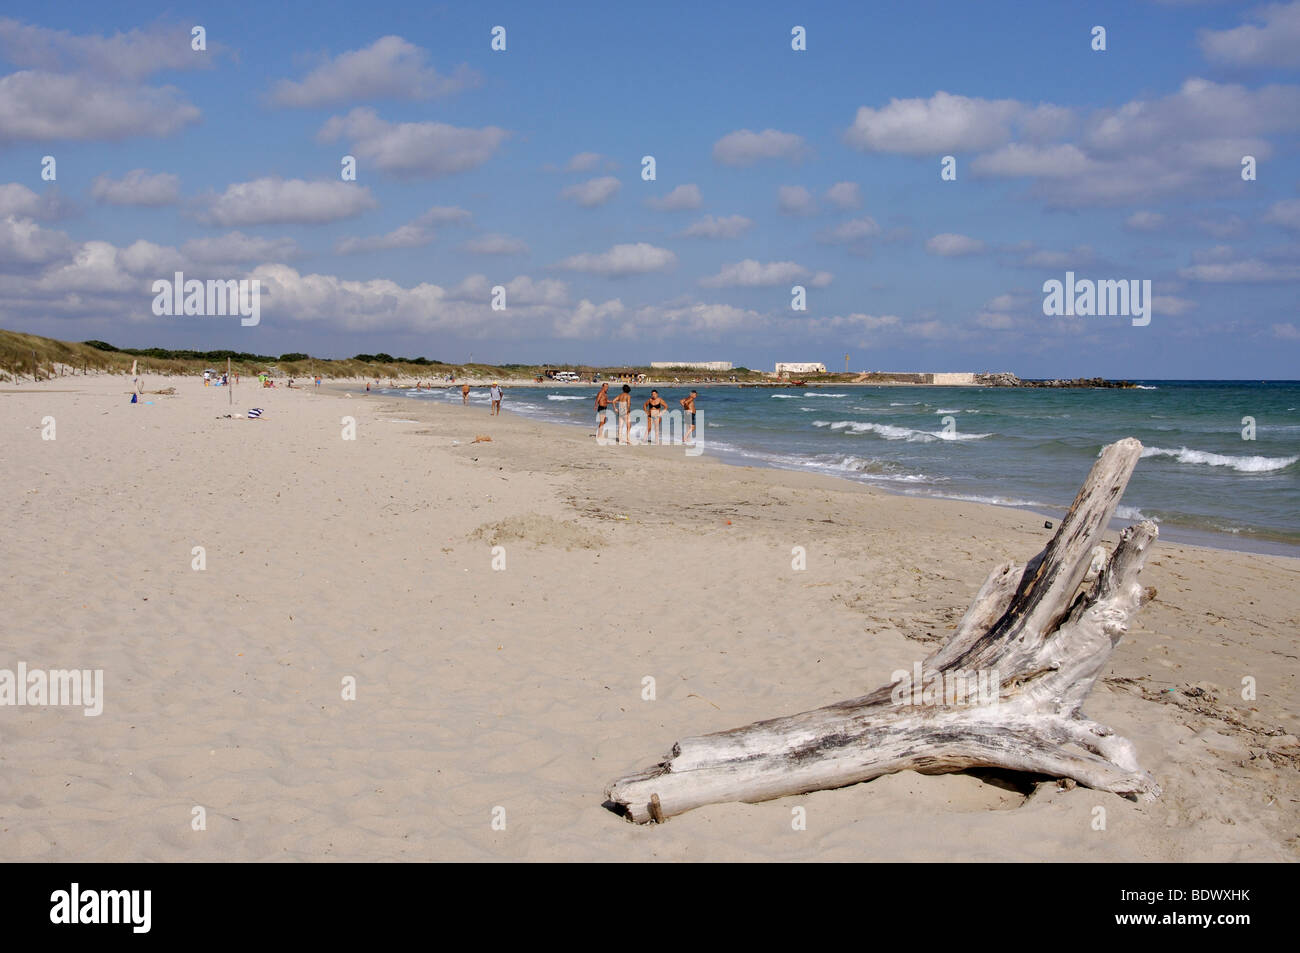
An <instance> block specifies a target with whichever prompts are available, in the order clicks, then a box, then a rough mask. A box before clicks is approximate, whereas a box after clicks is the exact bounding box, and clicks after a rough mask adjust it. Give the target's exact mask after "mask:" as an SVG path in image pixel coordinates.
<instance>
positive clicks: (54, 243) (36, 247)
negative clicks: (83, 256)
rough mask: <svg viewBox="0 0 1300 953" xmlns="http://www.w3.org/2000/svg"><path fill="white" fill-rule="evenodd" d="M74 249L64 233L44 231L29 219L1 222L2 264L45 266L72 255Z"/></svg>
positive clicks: (0, 261) (0, 245)
mask: <svg viewBox="0 0 1300 953" xmlns="http://www.w3.org/2000/svg"><path fill="white" fill-rule="evenodd" d="M74 247H75V246H74V244H73V243H72V242H71V241H70V240H69V239H68V236H67V235H65V234H64V233H63V232H56V231H52V230H50V229H48V228H41V226H39V225H37V224H36V223H35V222H33V221H32V220H31V219H29V218H20V217H19V216H17V215H7V216H5V217H4V218H3V219H0V264H4V265H19V266H27V265H37V264H45V263H46V262H51V261H54V260H56V259H58V258H60V257H63V256H66V255H68V254H70V253H71V250H72V249H73V248H74Z"/></svg>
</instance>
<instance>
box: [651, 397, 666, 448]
mask: <svg viewBox="0 0 1300 953" xmlns="http://www.w3.org/2000/svg"><path fill="white" fill-rule="evenodd" d="M667 409H668V402H667V401H666V400H664V399H663V398H662V397H660V396H659V391H657V390H652V391H651V392H650V399H649V400H647V401H646V402H645V413H646V421H645V442H646V443H649V442H650V441H651V440H653V441H654V442H655V443H659V444H662V443H663V442H664V441H663V434H662V433H660V429H659V424H660V421H661V420H662V419H663V414H664V411H665V410H667Z"/></svg>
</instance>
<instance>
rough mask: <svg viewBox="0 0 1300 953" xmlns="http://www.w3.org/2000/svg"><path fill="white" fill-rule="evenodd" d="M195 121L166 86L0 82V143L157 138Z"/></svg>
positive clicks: (44, 78)
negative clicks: (137, 137) (133, 137)
mask: <svg viewBox="0 0 1300 953" xmlns="http://www.w3.org/2000/svg"><path fill="white" fill-rule="evenodd" d="M198 118H199V110H198V108H197V107H196V106H194V105H192V104H191V103H188V102H186V101H185V100H184V99H183V98H182V97H181V95H180V93H179V92H178V91H177V90H176V89H174V88H172V87H170V86H166V87H159V88H154V87H149V86H121V85H105V84H103V83H100V82H98V81H96V80H95V79H93V78H90V77H86V76H82V75H66V74H59V73H41V72H33V71H23V72H19V73H10V74H9V75H8V76H4V77H0V142H22V141H33V140H34V141H51V140H60V139H62V140H69V141H81V142H86V141H97V140H116V139H125V138H128V137H130V136H155V137H162V136H169V135H171V134H172V133H174V132H176V131H178V130H179V129H181V128H183V127H184V126H186V125H188V124H190V123H192V122H195V121H196V120H197V119H198Z"/></svg>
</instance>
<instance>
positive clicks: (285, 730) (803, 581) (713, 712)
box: [0, 376, 1300, 862]
mask: <svg viewBox="0 0 1300 953" xmlns="http://www.w3.org/2000/svg"><path fill="white" fill-rule="evenodd" d="M145 387H146V390H156V389H159V388H166V387H174V388H176V393H175V395H173V396H165V395H160V394H146V395H145V397H144V398H143V401H144V403H141V404H137V405H132V404H130V403H129V402H128V401H129V397H128V395H129V393H130V389H131V382H130V378H125V377H109V376H101V377H76V378H72V377H69V378H63V379H56V380H53V381H49V382H47V383H44V384H28V385H25V386H23V387H6V388H3V389H0V441H3V446H4V448H5V449H4V453H3V456H2V457H0V516H2V517H3V524H4V525H5V526H6V527H7V528H8V533H7V534H6V539H5V541H4V543H3V549H2V552H3V558H2V560H0V563H2V564H3V576H2V578H3V583H2V584H0V585H2V586H3V592H4V600H3V601H4V606H5V611H4V613H3V615H2V616H0V668H8V669H14V668H16V666H17V665H18V664H19V663H20V662H21V663H25V664H26V665H27V666H28V667H29V668H43V669H61V668H75V669H102V670H103V699H102V701H103V711H102V714H99V715H96V716H91V717H87V716H86V715H85V714H83V711H82V710H81V709H80V708H71V707H48V706H47V707H41V706H33V705H29V706H25V707H17V706H11V707H0V859H4V860H41V861H70V860H86V861H128V860H131V861H137V860H157V861H187V860H202V861H214V860H216V861H275V860H295V861H305V860H345V861H348V860H350V861H374V860H389V861H394V860H397V861H400V860H420V861H423V860H525V861H534V860H537V861H540V860H583V861H637V860H664V861H669V860H673V861H710V860H712V861H723V860H746V861H758V860H827V861H862V860H884V861H899V860H903V861H921V860H935V861H971V860H1036V861H1064V860H1080V861H1098V862H1114V861H1155V860H1169V861H1192V860H1206V861H1277V860H1282V861H1291V860H1296V859H1298V858H1300V839H1298V838H1297V820H1298V819H1300V810H1298V808H1300V774H1298V773H1297V768H1300V746H1298V744H1297V740H1296V733H1297V731H1298V730H1300V721H1298V719H1297V708H1298V707H1300V692H1298V691H1297V687H1298V686H1297V681H1296V678H1297V672H1298V671H1300V660H1298V659H1297V656H1298V655H1300V650H1298V649H1297V643H1296V633H1297V631H1298V629H1300V625H1298V623H1300V560H1296V559H1288V558H1286V557H1280V556H1255V555H1247V554H1242V553H1233V552H1226V551H1219V550H1211V549H1203V548H1197V547H1191V546H1183V545H1174V544H1169V543H1166V542H1163V541H1162V542H1160V543H1158V544H1157V548H1156V550H1155V551H1154V553H1153V555H1152V557H1151V559H1150V561H1149V563H1148V566H1147V569H1146V570H1145V572H1144V574H1143V580H1144V582H1145V583H1146V584H1148V585H1150V586H1154V587H1155V588H1156V590H1157V592H1158V595H1157V598H1156V600H1155V601H1154V602H1152V603H1151V604H1150V605H1148V606H1146V607H1145V608H1144V609H1143V610H1142V611H1141V613H1140V614H1139V615H1138V617H1137V620H1136V624H1135V625H1134V626H1133V627H1132V629H1131V630H1130V632H1129V633H1128V635H1127V636H1126V637H1125V639H1124V641H1123V642H1122V643H1121V644H1120V646H1119V648H1118V649H1117V650H1116V652H1115V654H1114V655H1113V656H1112V658H1111V660H1110V667H1109V672H1108V673H1107V675H1106V676H1105V677H1104V678H1103V680H1101V681H1099V682H1098V684H1097V686H1096V688H1095V690H1094V691H1093V693H1092V695H1091V696H1090V698H1089V699H1088V701H1087V702H1086V703H1085V706H1084V707H1085V710H1086V711H1087V712H1088V713H1089V714H1090V715H1091V716H1092V717H1094V718H1096V719H1097V720H1099V721H1101V722H1103V723H1106V724H1109V725H1111V726H1113V727H1114V728H1115V729H1116V730H1117V731H1119V732H1120V733H1122V734H1123V735H1125V736H1127V737H1128V738H1130V739H1131V740H1132V741H1133V742H1134V744H1135V745H1136V747H1137V749H1138V753H1139V755H1140V757H1141V759H1142V762H1143V764H1144V766H1145V767H1146V768H1147V769H1148V770H1150V771H1151V772H1152V774H1154V775H1155V777H1156V778H1157V780H1158V781H1159V783H1160V784H1161V786H1162V787H1163V794H1162V796H1161V797H1159V798H1158V799H1156V800H1154V801H1149V802H1132V801H1128V800H1125V799H1123V798H1120V797H1117V796H1115V795H1111V794H1104V793H1099V792H1096V791H1092V790H1088V789H1085V788H1082V787H1077V788H1074V789H1071V790H1058V788H1057V786H1056V785H1055V784H1052V783H1043V784H1040V785H1038V786H1037V787H1033V786H1030V785H1028V784H1025V783H1023V781H1017V780H1015V779H1012V780H1008V779H1005V778H997V777H991V776H989V777H980V776H976V775H975V774H972V773H960V774H952V775H943V776H923V775H919V774H916V773H911V772H905V773H902V774H897V775H893V776H888V777H883V778H880V779H878V780H876V781H873V782H870V783H866V784H859V785H854V786H850V787H847V788H842V789H839V790H834V791H823V792H817V793H813V794H808V795H801V796H799V797H794V798H783V799H779V800H775V801H769V802H765V803H761V804H718V805H713V806H709V807H704V808H701V809H699V810H695V811H691V812H689V813H687V814H685V815H682V816H680V817H676V818H673V819H672V820H671V821H670V822H669V823H667V824H664V825H653V826H647V827H639V826H636V825H633V824H630V823H628V822H626V821H625V820H623V819H621V818H619V817H617V816H615V815H614V814H612V813H611V812H609V811H607V810H605V809H604V808H603V807H602V806H601V802H602V800H603V792H604V788H605V786H606V784H607V783H608V782H609V781H611V780H612V779H614V778H616V777H619V776H621V775H624V774H627V773H629V772H631V771H633V770H636V769H639V768H643V767H646V766H648V765H651V764H653V763H655V762H656V761H657V760H659V759H660V758H661V757H662V756H663V755H664V754H665V753H666V752H667V750H668V749H669V747H670V746H671V745H672V743H673V742H674V741H675V740H676V739H677V738H679V737H683V736H686V735H695V734H702V733H705V732H709V731H716V730H721V729H726V728H731V727H735V726H738V725H742V724H746V723H748V722H750V721H753V720H756V719H761V718H769V717H775V716H778V715H784V714H791V713H794V712H798V711H803V710H807V709H811V708H815V707H818V706H820V705H824V704H828V703H830V702H834V701H837V700H839V699H843V698H849V697H853V696H855V695H859V694H862V693H864V692H865V691H867V690H869V689H871V688H874V687H876V686H877V685H880V684H882V683H885V682H887V681H889V679H890V673H891V672H893V671H895V670H897V669H904V668H909V667H910V666H911V665H912V663H913V662H914V661H919V660H920V659H922V658H924V657H925V656H926V655H928V654H929V653H930V652H931V651H932V650H933V649H934V648H935V647H936V645H937V644H938V643H939V642H940V641H942V640H943V639H944V638H945V636H946V635H947V634H948V633H949V631H950V630H951V629H952V627H953V626H955V624H956V623H957V621H958V619H960V617H961V615H962V613H963V612H964V611H965V609H966V607H967V605H968V604H969V603H970V601H971V599H972V597H973V596H974V594H975V592H976V590H977V589H978V587H979V585H980V583H981V582H982V581H983V580H984V578H985V576H986V575H987V573H988V571H989V570H990V569H991V568H992V567H993V566H994V565H995V564H996V563H998V562H1000V561H1002V560H1004V559H1007V558H1015V559H1016V560H1019V561H1024V560H1026V559H1028V558H1029V557H1031V556H1033V555H1034V554H1035V553H1037V552H1038V551H1039V550H1040V549H1041V548H1042V546H1043V545H1044V544H1045V543H1046V542H1047V540H1048V538H1049V537H1050V535H1051V533H1050V531H1049V530H1046V529H1044V527H1043V520H1042V518H1041V517H1039V516H1035V515H1034V514H1032V513H1028V512H1024V511H1018V510H1012V509H1005V508H997V507H992V506H985V505H978V504H971V503H959V502H952V501H940V500H929V499H914V498H907V497H901V496H894V495H889V494H886V493H883V492H880V491H876V490H873V489H870V488H867V487H863V486H860V485H855V484H851V483H848V482H845V481H839V480H836V479H834V478H832V477H823V476H818V475H812V474H800V473H794V472H788V471H781V470H766V469H755V468H746V467H733V466H725V465H722V464H719V463H717V462H715V461H712V460H710V459H709V458H708V456H707V454H706V455H705V456H703V457H697V456H689V455H687V454H685V453H684V452H683V449H682V448H681V447H631V448H629V447H600V446H597V445H596V441H595V440H594V439H592V437H591V436H590V431H586V430H583V429H580V428H575V427H563V426H558V425H549V424H543V423H539V422H536V421H531V420H526V419H523V418H520V417H517V416H512V415H510V414H509V413H506V414H505V415H503V416H500V417H489V415H488V413H487V412H486V411H485V410H484V409H483V408H482V407H478V406H471V407H468V408H461V407H458V406H450V407H448V406H441V405H436V404H434V403H431V402H418V403H417V402H415V401H402V400H400V399H392V398H384V397H379V396H365V394H364V384H363V385H361V387H360V388H357V387H353V388H350V389H349V388H346V387H343V388H340V389H338V390H334V389H322V390H320V391H316V390H315V389H314V388H311V387H306V388H302V389H296V388H295V389H292V390H286V389H284V388H282V387H277V388H275V389H265V390H263V389H260V388H257V387H255V386H253V385H252V384H251V383H250V382H248V381H247V380H245V381H244V383H243V384H241V385H240V386H239V387H237V388H235V390H234V403H233V406H232V405H230V404H228V400H229V395H228V392H227V390H226V389H224V388H205V387H204V386H203V385H202V382H201V381H199V380H195V379H193V378H185V379H182V378H171V379H166V378H150V379H148V380H147V381H146V383H145ZM251 407H260V408H262V409H263V410H264V414H263V416H262V417H261V419H257V420H250V419H247V418H246V417H230V418H228V417H227V416H226V415H228V414H232V413H239V414H246V413H247V411H248V409H249V408H251ZM506 407H507V409H508V407H509V392H507V400H506ZM47 418H53V424H52V426H53V428H54V430H53V435H54V439H43V437H45V436H47V435H48V434H49V433H50V428H51V423H50V422H49V420H48V419H47ZM345 418H352V419H353V420H354V424H355V439H345V437H346V435H347V433H348V431H349V422H348V421H347V420H345ZM592 429H593V430H594V427H593V428H592ZM479 435H484V436H488V437H490V438H491V440H490V442H480V443H475V442H473V441H474V440H475V438H476V436H479ZM1083 476H1084V474H1083V473H1080V474H1079V478H1080V479H1081V480H1082V478H1083ZM196 547H202V562H203V568H202V569H197V568H195V564H196V562H197V561H199V560H200V557H199V556H198V555H196V552H195V548H196ZM494 547H502V549H499V550H497V551H496V552H495V554H494ZM794 547H803V548H804V549H805V550H806V554H807V568H806V570H803V571H796V570H795V569H793V568H792V550H793V548H794ZM502 558H504V568H503V569H494V566H493V563H494V559H496V560H497V561H498V565H500V560H501V559H502ZM647 676H648V677H651V678H653V679H654V686H655V697H654V700H644V698H643V694H644V692H643V685H644V684H645V682H644V679H645V678H646V677H647ZM1243 678H1253V679H1254V680H1255V683H1256V685H1257V693H1258V694H1257V697H1256V698H1254V699H1253V700H1245V699H1243V697H1242V685H1243ZM348 679H355V700H345V698H344V697H343V696H344V693H345V690H346V686H347V680H348ZM796 806H799V807H803V808H805V809H806V816H807V829H806V830H795V829H792V825H791V809H792V808H793V807H796ZM1098 806H1102V807H1104V808H1105V815H1106V824H1105V829H1104V830H1098V829H1096V825H1095V823H1094V820H1095V817H1096V814H1095V812H1094V809H1095V808H1096V807H1098ZM196 808H201V809H202V811H201V812H196ZM500 809H503V810H500ZM196 813H201V815H202V816H203V817H204V818H205V819H206V824H205V825H204V827H205V829H201V830H196V829H195V826H196V825H195V817H196ZM494 818H495V819H497V820H498V823H496V824H494V823H493V821H494ZM501 818H504V825H502V824H501V823H500V819H501ZM502 826H504V829H500V828H501V827H502Z"/></svg>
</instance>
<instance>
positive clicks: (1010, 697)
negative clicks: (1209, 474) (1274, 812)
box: [605, 438, 1160, 824]
mask: <svg viewBox="0 0 1300 953" xmlns="http://www.w3.org/2000/svg"><path fill="white" fill-rule="evenodd" d="M1141 452H1142V445H1141V444H1140V443H1139V442H1138V441H1137V440H1134V439H1132V438H1129V439H1125V440H1120V441H1118V442H1117V443H1113V444H1110V445H1109V446H1107V447H1105V448H1104V449H1103V450H1102V452H1101V454H1100V455H1099V457H1098V459H1097V462H1096V464H1094V466H1093V468H1092V471H1091V472H1090V473H1089V474H1088V478H1087V479H1086V480H1085V481H1084V484H1083V486H1082V487H1081V488H1080V490H1079V494H1078V496H1076V497H1075V500H1074V503H1073V504H1072V505H1071V506H1070V511H1069V513H1068V514H1067V515H1066V516H1065V518H1064V519H1063V520H1062V521H1061V525H1060V528H1059V529H1058V530H1057V531H1056V535H1055V536H1054V537H1053V538H1052V540H1051V542H1050V543H1048V545H1047V548H1046V549H1044V550H1043V551H1042V552H1041V553H1039V554H1038V556H1037V557H1035V558H1034V559H1032V560H1031V561H1030V562H1029V563H1028V565H1026V566H1016V565H1015V564H1013V563H1011V562H1007V563H1004V564H1003V565H1000V566H998V567H997V568H996V569H994V570H993V572H992V573H991V574H990V575H989V577H988V579H987V580H986V581H985V582H984V585H983V586H982V587H981V588H980V590H979V593H978V595H976V597H975V601H974V602H973V603H972V604H971V606H970V608H969V609H968V610H967V611H966V615H965V616H964V617H963V618H962V620H961V622H960V623H959V624H958V626H957V630H956V632H955V633H954V634H953V635H952V637H951V638H950V639H949V640H948V642H947V643H946V644H944V645H943V647H942V648H940V649H939V650H938V651H936V652H935V653H934V654H932V655H931V656H930V657H929V658H927V659H926V660H925V661H924V662H922V663H920V664H915V665H914V666H913V668H912V670H911V671H907V670H902V671H899V672H895V673H894V681H893V683H892V684H889V685H884V686H882V687H881V688H879V689H877V690H876V691H874V692H872V693H871V694H869V695H865V696H863V697H861V698H854V699H852V700H849V701H843V702H839V703H838V704H834V705H830V706H828V707H826V708H819V709H817V710H815V711H809V712H804V713H802V714H799V715H791V716H790V717H787V718H776V719H773V720H770V721H760V722H755V723H754V724H751V725H746V726H744V727H743V728H734V729H732V730H730V731H722V732H718V733H716V734H711V735H703V736H701V737H695V738H684V739H682V740H681V741H678V742H677V743H676V744H675V745H673V748H672V753H671V755H669V757H668V759H667V760H665V761H663V762H662V763H660V764H657V765H655V766H654V767H652V768H648V769H646V770H644V771H641V772H639V773H637V774H634V775H631V776H630V777H625V778H620V779H619V780H617V781H614V782H613V783H612V784H610V785H609V787H608V788H607V789H606V791H605V795H606V797H607V798H608V800H607V802H606V806H607V807H609V808H611V809H612V810H614V811H616V812H617V813H620V814H623V815H624V816H626V817H627V818H629V819H630V820H633V821H635V822H637V823H642V824H644V823H646V822H649V821H658V822H662V821H663V820H665V819H667V818H668V817H671V816H673V815H674V814H681V813H683V812H685V811H689V810H691V809H692V808H696V807H700V806H702V805H705V804H717V803H722V802H730V801H745V802H756V801H766V800H769V799H771V798H777V797H784V796H786V795H790V794H802V793H805V792H808V791H818V790H825V789H828V788H838V787H843V786H845V785H848V784H856V783H858V782H861V781H868V780H870V779H872V778H876V777H880V776H881V775H885V774H892V773H894V772H896V771H905V770H912V771H919V772H922V773H926V774H940V773H945V772H951V771H960V770H964V769H968V768H1003V769H1009V770H1013V771H1021V772H1029V773H1032V774H1037V775H1047V776H1049V777H1054V778H1059V779H1073V780H1074V781H1076V782H1077V783H1079V784H1082V785H1085V786H1087V787H1090V788H1095V789H1097V790H1100V791H1111V792H1114V793H1115V794H1120V795H1123V796H1126V797H1130V798H1136V797H1143V798H1154V797H1156V796H1157V795H1159V793H1160V788H1159V786H1158V785H1157V784H1156V783H1155V781H1154V779H1153V778H1152V777H1151V776H1150V775H1149V774H1147V772H1146V771H1144V770H1143V769H1142V768H1141V767H1140V766H1139V764H1138V760H1137V755H1136V753H1135V751H1134V748H1133V745H1132V744H1131V743H1130V742H1129V741H1127V740H1125V739H1124V738H1121V737H1119V736H1118V735H1116V734H1114V733H1113V732H1112V731H1111V729H1109V728H1107V727H1106V726H1104V725H1100V724H1097V723H1096V722H1094V721H1091V720H1089V719H1088V718H1086V717H1085V716H1084V715H1083V713H1082V712H1081V711H1080V707H1081V705H1082V704H1083V700H1084V699H1085V698H1086V697H1087V695H1088V692H1089V691H1090V690H1091V689H1092V685H1093V682H1095V681H1096V679H1097V677H1098V675H1099V674H1100V673H1101V671H1102V668H1103V666H1104V665H1105V664H1106V660H1107V659H1108V658H1109V656H1110V653H1111V650H1112V649H1113V648H1114V646H1115V645H1116V644H1117V643H1118V642H1119V640H1120V638H1121V637H1122V636H1123V634H1124V632H1125V631H1127V629H1128V623H1129V619H1130V618H1131V617H1132V616H1133V615H1134V613H1136V612H1137V610H1138V609H1139V608H1140V607H1141V606H1142V605H1143V603H1145V602H1146V601H1147V600H1148V599H1149V598H1151V597H1152V596H1154V591H1152V590H1145V589H1144V588H1143V587H1142V586H1141V585H1139V583H1138V574H1139V573H1140V571H1141V569H1142V566H1143V563H1144V562H1145V560H1146V556H1147V551H1148V549H1149V548H1150V547H1151V544H1152V543H1153V542H1154V541H1155V539H1156V526H1155V524H1154V523H1152V522H1150V521H1147V522H1143V523H1139V524H1137V525H1136V526H1130V527H1128V528H1127V529H1125V530H1124V531H1123V532H1122V533H1121V534H1120V539H1119V543H1118V545H1117V546H1116V547H1115V550H1114V552H1113V553H1110V555H1109V559H1106V558H1104V556H1105V548H1104V547H1101V549H1100V552H1095V549H1096V548H1097V544H1098V543H1099V542H1100V539H1101V536H1102V533H1103V532H1104V531H1105V529H1106V527H1107V525H1108V524H1109V522H1110V520H1111V517H1112V516H1113V515H1114V512H1115V507H1116V506H1117V505H1118V503H1119V499H1120V496H1121V495H1122V494H1123V492H1124V487H1125V486H1126V485H1127V484H1128V480H1129V477H1130V476H1131V475H1132V473H1133V468H1134V466H1136V464H1137V461H1138V458H1139V457H1140V455H1141ZM1081 586H1082V587H1083V588H1082V589H1081V588H1080V587H1081Z"/></svg>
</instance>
